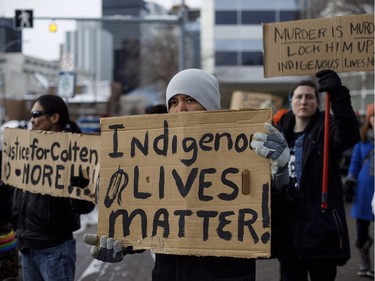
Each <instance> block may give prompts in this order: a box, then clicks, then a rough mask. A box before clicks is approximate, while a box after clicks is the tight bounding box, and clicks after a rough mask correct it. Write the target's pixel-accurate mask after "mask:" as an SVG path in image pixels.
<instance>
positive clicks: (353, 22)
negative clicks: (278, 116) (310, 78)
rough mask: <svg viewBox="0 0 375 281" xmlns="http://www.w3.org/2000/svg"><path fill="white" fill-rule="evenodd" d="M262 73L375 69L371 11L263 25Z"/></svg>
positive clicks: (313, 72)
mask: <svg viewBox="0 0 375 281" xmlns="http://www.w3.org/2000/svg"><path fill="white" fill-rule="evenodd" d="M263 50H264V76H265V77H273V76H287V75H310V74H315V73H316V72H317V71H319V70H322V69H332V70H335V71H336V72H350V71H373V70H374V14H363V15H354V16H339V17H332V18H324V19H314V20H299V21H289V22H279V23H271V24H264V26H263Z"/></svg>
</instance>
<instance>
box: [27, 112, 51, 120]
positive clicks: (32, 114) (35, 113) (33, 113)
mask: <svg viewBox="0 0 375 281" xmlns="http://www.w3.org/2000/svg"><path fill="white" fill-rule="evenodd" d="M46 114H49V113H48V112H47V111H31V118H38V117H40V116H43V115H46Z"/></svg>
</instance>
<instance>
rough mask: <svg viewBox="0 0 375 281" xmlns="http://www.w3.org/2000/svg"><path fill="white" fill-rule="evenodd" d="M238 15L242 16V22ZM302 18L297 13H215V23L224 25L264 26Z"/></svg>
mask: <svg viewBox="0 0 375 281" xmlns="http://www.w3.org/2000/svg"><path fill="white" fill-rule="evenodd" d="M238 15H241V21H240V20H239V17H238ZM299 18H300V15H299V13H298V12H297V11H293V10H291V11H243V12H241V13H237V12H236V11H217V12H216V13H215V23H216V24H217V25H223V24H230V25H236V24H262V23H270V22H276V21H292V20H297V19H299Z"/></svg>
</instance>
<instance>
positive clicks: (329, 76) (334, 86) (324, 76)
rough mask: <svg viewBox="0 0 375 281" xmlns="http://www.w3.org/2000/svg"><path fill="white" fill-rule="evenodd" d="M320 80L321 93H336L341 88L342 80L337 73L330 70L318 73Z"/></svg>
mask: <svg viewBox="0 0 375 281" xmlns="http://www.w3.org/2000/svg"><path fill="white" fill-rule="evenodd" d="M316 77H318V78H319V89H318V91H319V92H328V93H330V94H331V93H336V92H337V91H338V90H339V89H340V88H341V79H340V77H339V76H338V75H337V73H336V72H335V71H333V70H330V69H325V70H321V71H319V72H317V73H316Z"/></svg>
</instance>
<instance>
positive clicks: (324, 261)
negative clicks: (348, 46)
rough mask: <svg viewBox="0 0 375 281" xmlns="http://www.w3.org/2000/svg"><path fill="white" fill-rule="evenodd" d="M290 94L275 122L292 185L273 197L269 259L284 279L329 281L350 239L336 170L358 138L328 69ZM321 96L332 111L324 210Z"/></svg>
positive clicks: (345, 97) (342, 90)
mask: <svg viewBox="0 0 375 281" xmlns="http://www.w3.org/2000/svg"><path fill="white" fill-rule="evenodd" d="M316 76H317V77H318V78H319V88H317V87H316V85H315V83H314V82H313V81H310V80H304V81H301V82H300V83H298V84H297V85H295V87H294V88H293V89H292V91H291V107H292V109H291V110H290V111H289V112H288V113H286V114H285V115H284V116H283V117H282V118H281V120H280V122H279V129H280V131H281V132H282V133H283V134H284V137H285V139H286V140H287V143H288V146H289V148H290V155H291V157H290V161H289V176H290V181H289V184H288V185H287V186H285V187H284V188H283V189H282V190H280V191H279V192H273V193H272V203H271V204H272V205H271V210H272V243H271V248H272V252H273V255H275V256H276V257H277V258H278V260H279V261H280V265H281V275H282V276H281V278H282V280H283V281H304V280H308V275H309V276H310V279H309V280H311V281H325V280H327V281H332V280H335V278H336V273H337V266H340V265H344V264H345V263H346V262H347V260H348V259H349V258H350V248H349V237H348V229H347V223H346V217H345V209H344V202H343V193H342V179H341V175H340V169H339V157H340V153H341V152H342V151H344V150H346V149H348V148H350V147H351V146H353V145H354V144H356V143H357V142H358V140H359V133H358V122H357V119H356V115H355V113H354V111H353V108H352V106H351V101H350V94H349V90H348V89H347V88H346V87H345V86H342V85H341V79H340V77H339V76H338V75H337V73H336V72H334V71H332V70H322V71H320V72H318V73H317V74H316ZM319 92H328V93H329V95H330V99H331V109H332V113H333V115H332V114H331V116H330V120H329V122H330V130H329V165H328V194H327V208H323V207H322V173H323V156H324V128H325V122H324V112H321V111H319V96H318V93H319Z"/></svg>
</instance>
